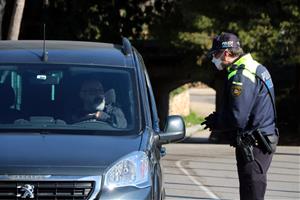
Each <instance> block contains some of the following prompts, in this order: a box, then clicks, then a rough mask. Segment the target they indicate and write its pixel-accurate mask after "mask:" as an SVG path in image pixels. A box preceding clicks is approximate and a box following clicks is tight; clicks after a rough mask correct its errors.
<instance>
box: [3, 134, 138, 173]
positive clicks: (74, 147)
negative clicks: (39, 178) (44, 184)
mask: <svg viewBox="0 0 300 200" xmlns="http://www.w3.org/2000/svg"><path fill="white" fill-rule="evenodd" d="M140 143H141V136H139V135H130V136H107V135H61V134H57V135H41V134H28V133H26V134H25V133H24V134H3V133H1V134H0V161H1V162H0V175H1V174H51V175H99V174H101V173H103V171H104V170H105V169H106V168H107V167H108V166H109V165H111V164H112V163H113V162H115V161H117V160H118V159H119V158H121V157H122V156H124V155H126V154H128V153H130V152H133V151H137V150H139V147H140Z"/></svg>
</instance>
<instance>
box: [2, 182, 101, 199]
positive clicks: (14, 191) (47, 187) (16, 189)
mask: <svg viewBox="0 0 300 200" xmlns="http://www.w3.org/2000/svg"><path fill="white" fill-rule="evenodd" d="M94 186H95V183H94V182H93V181H0V199H5V200H12V199H14V200H24V199H33V200H79V199H80V200H87V199H89V197H90V196H91V194H92V192H93V188H94ZM26 191H28V192H27V193H26ZM25 193H26V194H25Z"/></svg>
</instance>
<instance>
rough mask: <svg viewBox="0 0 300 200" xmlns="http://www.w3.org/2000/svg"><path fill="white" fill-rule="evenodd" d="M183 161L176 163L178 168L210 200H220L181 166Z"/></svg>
mask: <svg viewBox="0 0 300 200" xmlns="http://www.w3.org/2000/svg"><path fill="white" fill-rule="evenodd" d="M182 161H183V160H179V161H177V162H176V166H177V167H178V168H179V169H180V170H181V171H182V172H183V173H185V175H187V177H189V179H190V180H191V181H193V182H194V183H195V184H196V185H197V186H198V187H199V188H200V189H201V190H202V191H204V192H205V193H206V194H207V195H208V196H209V197H210V198H212V199H215V200H220V197H218V196H217V195H216V194H214V193H213V192H212V191H210V190H209V189H208V188H207V187H205V186H204V185H203V184H202V183H201V182H199V181H197V180H196V179H195V178H194V177H193V176H191V175H190V174H189V172H188V171H187V170H186V169H185V168H184V167H183V166H182V165H181V162H182Z"/></svg>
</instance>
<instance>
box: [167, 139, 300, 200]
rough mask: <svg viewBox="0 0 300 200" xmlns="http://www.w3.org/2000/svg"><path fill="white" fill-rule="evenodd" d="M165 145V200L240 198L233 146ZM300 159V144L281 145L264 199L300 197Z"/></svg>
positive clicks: (271, 170) (271, 169)
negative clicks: (298, 145) (296, 145)
mask: <svg viewBox="0 0 300 200" xmlns="http://www.w3.org/2000/svg"><path fill="white" fill-rule="evenodd" d="M166 148H167V155H166V156H165V157H164V158H163V167H164V175H165V187H166V199H168V200H183V199H187V200H193V199H239V192H238V191H239V188H238V177H237V172H236V162H235V158H234V149H233V148H231V147H229V146H228V145H214V144H203V143H202V144H201V143H198V144H197V143H196V144H195V143H189V144H186V143H178V144H168V145H166ZM299 158H300V152H299V147H284V146H279V147H278V149H277V153H276V154H275V155H274V157H273V162H272V164H271V167H270V169H269V173H268V186H267V191H266V196H265V199H270V200H273V199H280V200H288V199H295V200H299V199H300V175H299V172H300V167H299V165H300V159H299Z"/></svg>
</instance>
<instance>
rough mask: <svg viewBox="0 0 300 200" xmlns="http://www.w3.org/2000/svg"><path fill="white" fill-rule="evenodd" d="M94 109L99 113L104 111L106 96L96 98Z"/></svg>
mask: <svg viewBox="0 0 300 200" xmlns="http://www.w3.org/2000/svg"><path fill="white" fill-rule="evenodd" d="M94 107H95V110H99V111H102V110H104V107H105V97H104V95H101V96H99V97H97V98H95V100H94Z"/></svg>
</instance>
